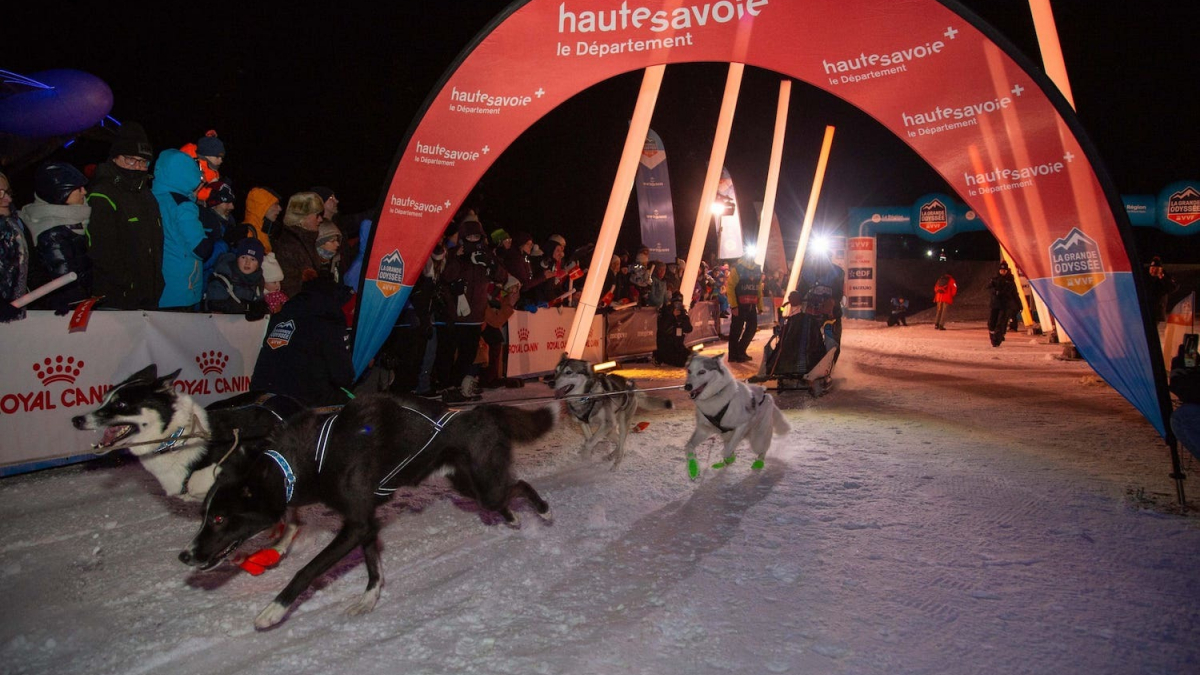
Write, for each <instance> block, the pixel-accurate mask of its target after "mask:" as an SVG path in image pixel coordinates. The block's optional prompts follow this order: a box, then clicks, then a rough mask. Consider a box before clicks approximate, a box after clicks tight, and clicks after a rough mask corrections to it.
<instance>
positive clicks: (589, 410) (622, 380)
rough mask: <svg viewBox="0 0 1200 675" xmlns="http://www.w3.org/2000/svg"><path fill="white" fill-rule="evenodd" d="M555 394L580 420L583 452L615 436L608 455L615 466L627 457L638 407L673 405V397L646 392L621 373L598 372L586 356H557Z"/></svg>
mask: <svg viewBox="0 0 1200 675" xmlns="http://www.w3.org/2000/svg"><path fill="white" fill-rule="evenodd" d="M550 386H552V387H553V388H554V396H555V397H556V398H564V397H569V398H568V399H567V411H568V412H569V413H571V416H572V417H574V418H575V420H576V421H578V422H579V426H580V427H581V428H582V431H583V452H585V453H590V452H591V451H592V450H593V449H595V447H596V445H597V444H598V443H599V442H600V441H603V440H604V439H606V438H609V437H613V444H614V446H615V447H613V451H612V452H611V453H609V454H608V456H606V457H605V459H606V460H607V459H611V460H612V463H613V464H612V468H613V469H616V468H617V467H618V466H620V464H621V460H622V459H624V457H625V439H626V437H628V436H629V429H630V427H631V426H633V416H634V415H635V414H636V413H637V410H638V408H639V407H642V408H647V409H649V408H655V409H659V410H666V409H670V408H672V407H673V405H674V404H672V403H671V401H670V399H665V398H660V397H658V396H647V395H646V394H643V393H641V392H639V391H637V385H636V384H635V383H634V381H633V380H630V379H628V378H626V377H622V376H621V375H615V374H606V373H597V372H596V371H595V369H594V368H593V367H592V364H591V363H589V362H588V361H584V360H583V359H572V358H567V355H566V354H563V355H562V358H561V359H559V360H558V365H557V366H556V367H555V368H554V382H553V384H551V385H550Z"/></svg>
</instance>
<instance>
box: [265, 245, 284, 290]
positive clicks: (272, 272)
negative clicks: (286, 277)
mask: <svg viewBox="0 0 1200 675" xmlns="http://www.w3.org/2000/svg"><path fill="white" fill-rule="evenodd" d="M262 273H263V281H265V282H267V283H270V282H272V281H283V268H282V267H280V266H279V261H278V260H276V259H275V253H274V252H272V253H268V254H267V255H266V256H264V257H263V261H262Z"/></svg>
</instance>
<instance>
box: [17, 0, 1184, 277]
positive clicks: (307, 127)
mask: <svg viewBox="0 0 1200 675" xmlns="http://www.w3.org/2000/svg"><path fill="white" fill-rule="evenodd" d="M21 4H23V5H25V7H22V8H18V9H16V15H15V16H10V17H9V19H10V20H9V22H8V27H7V28H6V31H5V32H6V33H7V34H8V36H9V37H8V45H7V47H6V49H5V64H4V65H3V66H2V67H4V68H6V69H9V70H14V71H16V72H21V73H24V74H33V73H36V72H37V71H40V70H46V69H50V68H75V69H79V70H84V71H87V72H90V73H93V74H95V75H97V76H98V77H100V78H102V79H103V80H105V81H106V82H107V83H108V84H109V86H110V87H112V89H113V93H114V97H115V103H114V106H113V110H112V114H113V116H115V117H116V118H117V119H119V120H137V121H139V122H141V123H142V124H143V125H144V126H145V127H146V128H147V130H148V132H149V133H150V136H151V140H152V141H153V143H154V144H155V147H156V149H162V148H166V147H178V146H180V145H182V144H184V143H186V142H189V141H194V140H195V139H196V138H198V137H199V136H201V135H202V134H203V133H204V131H205V130H207V129H216V130H217V131H218V132H219V135H220V137H221V138H222V140H224V141H225V144H226V148H227V155H228V157H227V161H226V164H225V166H224V167H222V173H223V174H224V175H227V176H229V177H231V178H232V179H233V180H234V183H235V186H236V187H237V188H238V191H239V195H242V194H244V192H245V190H247V189H248V188H249V187H251V186H254V185H266V186H269V187H271V188H273V189H275V190H276V191H277V192H279V193H280V194H283V195H284V196H285V197H286V195H288V194H290V193H292V192H295V191H298V190H301V189H305V188H307V187H310V186H312V185H318V184H321V185H329V186H331V187H333V188H334V189H335V190H336V191H337V193H338V196H339V198H340V199H341V202H342V211H343V212H355V211H368V210H372V209H374V208H375V207H376V205H377V202H378V200H379V199H380V195H381V193H382V191H383V189H384V186H385V184H386V183H387V181H388V178H389V174H388V170H389V168H390V166H391V161H392V158H393V156H394V154H395V152H396V150H397V147H398V146H399V144H400V142H401V140H402V139H403V138H404V136H405V132H406V130H407V129H408V128H409V126H410V124H412V123H413V121H414V117H415V115H416V114H417V112H418V110H419V109H420V108H421V106H422V104H423V102H424V100H425V99H426V97H428V96H429V95H430V94H431V93H432V89H433V87H434V85H435V84H436V83H437V81H438V80H439V79H440V78H441V76H442V75H443V73H444V72H445V71H446V69H447V68H448V67H449V66H450V65H451V64H452V63H453V62H454V60H455V59H456V57H457V56H458V54H459V52H460V51H461V50H462V49H463V48H464V47H465V46H466V45H467V44H468V43H469V42H470V41H471V39H472V38H473V37H474V36H475V35H476V34H477V33H478V32H479V31H480V30H482V29H483V28H484V27H485V26H486V25H487V23H488V22H489V21H490V20H491V19H492V18H493V17H495V16H496V15H497V14H499V13H500V12H501V11H502V10H503V9H504V7H505V6H506V5H507V3H505V2H483V1H463V0H454V1H452V2H444V3H433V2H396V3H370V5H371V6H369V7H363V8H358V6H357V5H354V8H343V7H342V5H346V4H348V3H329V4H327V5H325V7H324V8H322V9H320V10H319V11H312V10H309V11H303V10H302V9H301V8H302V7H307V5H303V4H297V3H286V4H283V3H259V2H255V3H234V4H230V3H224V4H204V3H201V4H195V3H189V4H187V5H185V6H182V7H181V8H178V9H173V8H164V7H163V6H158V7H156V8H155V9H154V10H153V11H151V12H145V11H130V10H129V9H127V8H132V7H134V6H135V5H132V4H130V5H127V4H125V3H116V4H113V5H111V6H109V7H107V8H106V9H103V10H102V9H101V8H100V6H98V5H91V6H90V7H89V9H87V10H78V11H74V10H73V11H70V12H66V11H64V10H63V8H62V7H61V6H58V5H54V6H51V5H48V4H44V3H21ZM963 4H964V5H965V6H967V7H968V8H970V9H971V10H972V11H974V12H976V13H977V14H978V15H980V16H981V17H982V18H983V19H984V20H986V21H987V22H989V23H991V24H992V25H993V26H995V27H996V28H997V29H998V30H999V31H1000V32H1001V33H1002V34H1004V35H1005V36H1006V37H1007V38H1008V40H1009V41H1011V42H1012V43H1013V44H1014V45H1015V46H1016V47H1017V48H1018V49H1019V50H1021V51H1023V52H1024V53H1025V54H1026V55H1027V56H1028V57H1029V58H1030V60H1032V61H1033V62H1035V63H1040V57H1039V56H1038V47H1037V42H1036V37H1035V35H1034V32H1033V24H1032V20H1031V19H1030V18H1029V10H1028V4H1027V3H1026V2H1024V1H1022V0H1006V1H999V0H970V1H968V2H964V3H963ZM37 5H41V6H44V7H46V8H47V9H46V10H45V11H40V10H37V9H33V8H31V6H37ZM1053 8H1054V12H1055V18H1056V21H1057V24H1058V29H1059V35H1060V40H1061V42H1062V47H1063V52H1064V57H1065V60H1066V66H1067V72H1068V74H1069V76H1070V78H1071V86H1072V89H1073V92H1074V97H1075V102H1076V105H1077V106H1078V113H1079V117H1080V119H1081V121H1082V123H1083V126H1084V128H1085V129H1086V130H1087V133H1088V135H1089V137H1090V138H1091V140H1092V141H1093V143H1094V144H1095V145H1096V146H1097V148H1098V149H1099V152H1100V154H1101V156H1102V157H1103V159H1104V164H1105V167H1106V168H1107V170H1108V172H1109V174H1110V175H1111V176H1112V178H1113V180H1114V182H1115V184H1116V186H1117V190H1118V191H1119V192H1120V193H1122V194H1157V193H1158V191H1159V190H1160V189H1161V188H1163V187H1164V186H1165V185H1166V184H1168V183H1170V182H1173V181H1176V180H1182V179H1188V178H1197V177H1200V162H1198V161H1197V150H1198V149H1200V125H1198V124H1197V123H1196V119H1197V109H1198V106H1197V104H1200V93H1198V91H1197V89H1198V87H1197V84H1196V82H1197V73H1196V68H1197V66H1198V65H1200V59H1198V58H1197V57H1196V55H1195V30H1196V26H1197V23H1198V21H1197V20H1198V19H1200V3H1191V2H1173V1H1171V0H1143V1H1139V2H1136V3H1126V2H1119V3H1118V2H1096V1H1094V0H1067V1H1064V0H1057V1H1055V2H1053ZM11 11H13V10H6V12H11ZM35 37H36V39H35ZM21 45H24V48H14V47H20V46H21ZM726 70H727V66H726V65H724V64H688V65H680V66H670V67H668V68H667V71H666V77H665V80H664V83H663V88H662V92H661V95H660V98H659V102H658V105H657V107H656V110H655V116H654V121H653V122H652V126H653V127H654V128H655V130H656V131H658V132H659V133H660V135H661V136H662V137H663V141H664V144H665V145H666V149H667V155H668V162H669V164H670V170H671V181H672V186H673V192H674V195H675V213H676V222H677V228H678V229H679V230H680V231H687V232H690V229H691V219H692V218H694V217H695V213H696V200H697V199H698V193H699V190H700V186H701V184H702V182H703V174H704V165H705V163H706V161H707V159H708V153H709V150H710V145H711V142H712V134H713V130H714V129H715V126H716V118H717V112H718V109H719V105H720V98H721V92H722V89H723V87H724V81H725V73H726ZM640 81H641V78H640V74H631V75H624V76H620V77H616V78H613V79H612V80H609V81H607V82H604V83H601V84H600V85H598V86H596V87H594V88H592V89H590V90H588V91H586V92H584V93H582V94H580V95H579V96H576V97H575V98H573V99H571V100H570V101H568V102H567V103H566V104H565V105H563V106H561V107H560V108H559V109H557V110H555V111H554V112H553V113H551V114H550V115H548V116H547V117H546V118H544V119H543V120H541V121H540V122H539V123H537V124H536V125H535V126H534V127H533V128H532V129H530V130H529V131H528V132H526V134H525V135H524V136H522V137H521V138H520V139H518V141H517V142H516V143H515V144H514V145H513V146H512V147H511V148H509V149H508V150H507V151H506V152H505V153H504V155H503V156H501V157H500V158H499V159H498V160H497V162H496V163H495V165H493V167H492V168H491V170H489V172H488V173H487V174H486V175H485V176H484V178H483V180H482V181H481V182H480V184H479V185H478V186H477V188H476V190H475V192H474V194H473V195H472V196H471V197H470V198H469V200H468V203H469V204H471V205H474V206H476V207H477V208H478V210H479V212H480V215H481V218H482V219H483V221H484V224H485V227H487V228H488V229H491V228H493V227H505V228H506V229H508V230H509V231H510V232H511V231H513V230H517V229H524V230H527V231H530V232H531V233H533V234H534V236H535V238H538V239H542V238H544V237H546V236H548V235H550V234H551V233H554V232H562V233H565V234H568V236H569V237H571V238H572V239H574V240H575V241H580V240H583V239H585V238H587V237H588V236H589V235H592V234H594V233H595V232H597V231H598V229H599V224H600V220H601V218H602V216H603V212H604V207H605V204H606V202H607V199H608V194H609V190H610V188H611V184H612V178H613V175H614V174H615V170H616V165H617V161H618V159H619V154H620V151H621V147H622V145H623V143H624V137H625V130H626V128H627V124H628V117H629V115H630V114H631V112H632V110H633V102H634V100H635V99H636V94H637V89H638V86H639V84H640ZM778 82H779V77H778V75H776V74H774V73H770V72H767V71H762V70H758V69H753V68H747V69H746V76H745V79H744V81H743V85H742V92H741V96H740V99H739V106H738V110H737V114H736V117H735V120H734V128H733V136H732V139H731V143H730V150H729V154H728V158H727V161H726V165H727V167H728V168H729V170H730V172H731V174H732V175H733V178H734V181H735V184H736V188H737V191H738V196H739V200H740V201H742V203H743V204H747V203H748V202H752V201H755V200H761V198H762V191H763V183H764V181H765V174H766V163H767V159H768V157H769V154H770V143H771V129H772V127H773V124H774V114H775V100H776V96H777V93H778ZM826 124H833V125H835V126H836V127H837V135H836V137H835V140H834V145H833V152H832V156H831V159H830V165H829V170H828V173H827V175H826V180H825V190H824V192H823V194H822V197H821V202H820V209H819V210H818V213H817V222H818V225H822V226H824V227H827V228H833V227H836V226H837V225H839V224H842V223H844V222H845V219H846V210H847V209H848V208H852V207H856V206H893V205H907V204H911V203H912V202H913V201H915V200H916V199H917V198H918V197H920V196H921V195H923V194H926V193H929V192H947V193H951V192H950V191H949V189H948V188H947V187H946V186H945V184H944V182H943V181H942V180H941V178H940V177H939V176H937V174H935V173H934V172H933V170H932V169H930V168H929V167H928V165H926V164H925V163H924V161H923V160H921V159H920V158H919V157H917V156H916V155H915V154H914V153H913V152H912V151H911V150H909V149H908V147H907V146H905V145H904V144H903V143H902V142H901V141H900V140H899V139H896V138H895V137H894V136H892V134H891V133H890V132H889V131H887V130H885V129H884V128H883V127H882V126H880V125H879V124H878V123H876V122H875V121H874V120H872V119H870V118H869V117H867V116H866V115H865V114H863V113H861V112H859V111H858V110H857V109H855V108H853V107H851V106H850V105H848V104H846V103H843V102H842V101H840V100H838V99H836V98H834V97H833V96H831V95H829V94H826V93H825V92H823V91H820V90H818V89H816V88H814V87H811V86H809V85H807V84H805V83H802V82H796V83H795V84H794V85H793V90H792V101H791V112H790V116H789V128H788V136H787V142H786V146H785V152H786V157H785V160H784V165H783V172H782V176H781V182H780V191H779V199H778V203H777V206H776V209H777V213H778V215H779V217H780V219H781V221H782V222H783V223H784V224H785V227H786V226H787V224H788V223H799V221H800V219H801V218H802V216H803V213H804V206H805V202H806V200H807V199H808V195H809V190H810V186H811V182H812V173H813V169H814V167H815V163H816V157H817V153H818V150H819V148H820V142H821V135H822V132H823V129H824V126H825V125H826ZM106 150H107V146H106V145H100V144H95V143H88V142H79V143H76V144H75V145H74V146H73V147H71V148H69V149H67V150H64V151H60V152H59V153H58V154H56V155H55V156H57V157H62V158H65V159H68V160H69V161H72V162H75V163H77V164H78V165H83V164H86V163H89V162H94V161H97V160H99V159H103V157H104V152H105V151H106ZM13 173H14V175H13V178H14V183H15V187H16V188H17V191H18V199H17V202H18V204H23V203H26V202H27V201H29V200H30V198H31V197H30V195H29V190H28V186H29V184H30V180H29V178H28V175H27V172H21V171H15V172H13ZM23 188H24V190H25V191H24V193H23V194H22V189H23ZM951 194H952V193H951ZM636 208H637V207H636V199H634V198H632V196H631V200H630V208H629V211H628V214H627V218H626V226H625V228H624V230H625V231H624V232H623V234H622V238H621V245H622V246H624V247H626V248H632V247H636V245H637V243H638V242H637V233H636V229H637V228H636ZM239 213H240V211H239ZM1135 233H1136V238H1137V241H1138V247H1139V251H1140V253H1141V254H1142V255H1150V254H1152V253H1157V254H1161V255H1163V256H1164V258H1165V259H1166V261H1167V262H1168V263H1170V262H1194V261H1197V260H1200V253H1198V252H1200V242H1193V241H1191V240H1192V239H1200V238H1197V237H1190V238H1178V237H1168V236H1167V235H1162V234H1161V233H1159V232H1158V231H1157V230H1151V229H1148V228H1136V229H1135ZM688 236H690V235H688ZM785 239H786V236H785ZM686 241H687V240H686V238H685V237H681V238H680V243H681V246H682V247H683V250H686ZM949 244H950V246H948V247H947V248H949V249H953V248H960V249H961V254H960V255H961V256H962V257H992V258H993V259H994V256H995V254H996V249H995V245H994V243H991V238H990V236H987V235H960V236H959V237H956V238H955V239H954V240H951V241H950V242H949ZM892 246H893V248H894V253H896V254H898V255H902V254H903V253H904V249H905V247H909V248H912V249H914V250H915V249H917V248H922V247H923V245H922V244H921V243H920V242H919V241H917V240H915V239H914V240H913V241H911V242H907V241H897V242H892Z"/></svg>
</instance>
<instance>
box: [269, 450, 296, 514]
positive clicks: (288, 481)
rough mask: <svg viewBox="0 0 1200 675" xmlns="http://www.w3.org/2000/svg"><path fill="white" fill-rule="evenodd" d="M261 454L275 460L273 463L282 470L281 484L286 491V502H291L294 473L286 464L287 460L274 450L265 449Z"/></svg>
mask: <svg viewBox="0 0 1200 675" xmlns="http://www.w3.org/2000/svg"><path fill="white" fill-rule="evenodd" d="M263 454H265V455H266V456H267V457H270V458H271V459H273V460H275V463H276V464H278V465H279V469H280V470H281V471H283V486H284V488H285V490H286V491H287V503H291V501H292V490H294V489H295V488H296V474H295V473H293V472H292V465H291V464H288V461H287V460H286V459H284V457H283V455H281V454H279V453H278V452H275V451H274V450H267V451H266V452H265V453H263Z"/></svg>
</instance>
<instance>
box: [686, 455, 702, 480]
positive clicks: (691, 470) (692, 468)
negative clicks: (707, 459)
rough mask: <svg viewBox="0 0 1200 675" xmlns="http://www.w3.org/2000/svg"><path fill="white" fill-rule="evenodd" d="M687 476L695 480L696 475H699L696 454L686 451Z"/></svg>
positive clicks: (698, 463)
mask: <svg viewBox="0 0 1200 675" xmlns="http://www.w3.org/2000/svg"><path fill="white" fill-rule="evenodd" d="M687 462H688V478H690V479H692V480H696V476H699V475H700V462H697V461H696V455H694V454H692V453H690V452H689V453H688V456H687Z"/></svg>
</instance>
